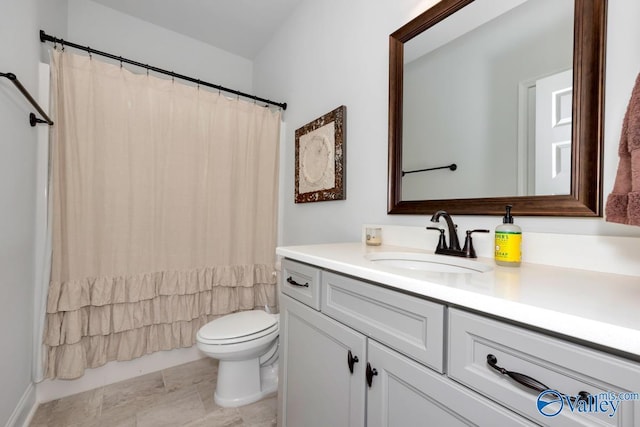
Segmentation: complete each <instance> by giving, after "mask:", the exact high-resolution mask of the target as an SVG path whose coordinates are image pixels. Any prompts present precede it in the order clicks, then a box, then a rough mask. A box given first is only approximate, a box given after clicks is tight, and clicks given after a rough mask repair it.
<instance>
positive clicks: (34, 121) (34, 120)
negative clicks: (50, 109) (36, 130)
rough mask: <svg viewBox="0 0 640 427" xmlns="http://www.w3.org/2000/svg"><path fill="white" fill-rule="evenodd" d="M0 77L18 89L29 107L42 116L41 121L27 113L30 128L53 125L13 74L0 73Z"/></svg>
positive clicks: (32, 114)
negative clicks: (41, 124)
mask: <svg viewBox="0 0 640 427" xmlns="http://www.w3.org/2000/svg"><path fill="white" fill-rule="evenodd" d="M0 77H6V78H7V79H9V80H11V81H12V82H13V84H14V85H15V86H16V87H17V88H18V90H19V91H20V92H21V93H22V94H23V95H24V97H25V98H27V101H29V102H30V103H31V105H33V108H35V109H36V110H37V111H38V113H39V114H40V116H42V119H40V118H38V117H36V115H35V114H34V113H29V124H31V126H35V125H36V124H38V123H46V124H48V125H49V126H51V125H53V122H52V121H51V119H50V118H49V116H47V113H45V112H44V110H43V109H42V108H40V105H38V103H37V102H36V100H35V99H33V96H31V94H30V93H29V91H28V90H27V89H25V87H24V86H22V83H20V80H18V78H17V77H16V75H15V74H13V73H0Z"/></svg>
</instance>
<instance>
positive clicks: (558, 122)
mask: <svg viewBox="0 0 640 427" xmlns="http://www.w3.org/2000/svg"><path fill="white" fill-rule="evenodd" d="M605 35H606V0H500V1H496V0H441V1H440V2H439V3H437V4H436V5H434V6H433V7H432V8H430V9H429V10H427V11H425V12H424V13H422V14H421V15H419V16H418V17H416V18H415V19H413V20H412V21H410V22H409V23H407V24H406V25H404V26H403V27H401V28H400V29H398V30H397V31H395V32H394V33H393V34H391V35H390V36H389V171H388V173H389V179H388V212H389V213H390V214H432V213H433V212H435V211H437V210H439V209H445V210H447V211H448V212H449V213H451V214H469V215H500V214H502V212H503V211H504V206H505V205H506V204H511V205H513V213H514V214H517V215H548V216H586V217H597V216H601V214H602V163H601V162H602V150H603V121H604V64H605Z"/></svg>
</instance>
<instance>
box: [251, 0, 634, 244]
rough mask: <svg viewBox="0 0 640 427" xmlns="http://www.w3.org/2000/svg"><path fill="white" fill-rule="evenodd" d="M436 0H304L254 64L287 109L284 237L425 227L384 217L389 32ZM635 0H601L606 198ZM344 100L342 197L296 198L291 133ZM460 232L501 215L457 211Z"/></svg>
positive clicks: (260, 86)
mask: <svg viewBox="0 0 640 427" xmlns="http://www.w3.org/2000/svg"><path fill="white" fill-rule="evenodd" d="M434 3H435V0H428V1H420V0H400V1H398V0H379V1H376V2H368V1H365V0H349V1H341V0H325V1H322V2H318V1H313V0H305V1H304V2H303V3H302V4H301V5H300V6H299V7H298V8H297V10H296V11H295V13H293V14H292V16H291V18H290V19H289V20H288V21H287V23H286V24H285V25H283V27H282V28H281V29H280V31H279V32H278V33H277V34H276V36H275V37H274V38H273V39H272V40H271V41H270V43H269V44H268V45H267V46H266V47H265V49H264V50H263V51H262V52H261V53H260V54H259V55H258V57H257V58H256V60H255V61H254V76H255V77H254V88H255V90H256V92H259V93H261V94H264V95H265V96H269V97H272V98H274V99H282V100H283V101H286V102H288V103H289V106H290V108H289V109H288V110H287V111H286V113H285V120H286V122H287V132H288V134H287V135H286V144H285V146H284V147H283V150H284V153H283V163H282V164H281V173H282V174H283V186H282V192H281V195H282V197H283V198H284V200H283V206H282V212H281V215H282V217H283V218H282V223H283V224H284V230H283V233H282V235H283V238H282V242H281V243H282V244H286V245H289V244H302V243H321V242H340V241H356V240H359V239H360V227H361V225H362V224H363V223H379V224H399V225H426V224H427V222H428V218H427V217H426V216H398V215H387V214H386V195H387V120H388V116H387V110H388V109H387V108H388V107H387V103H388V99H387V96H388V35H389V34H390V33H391V32H393V31H394V30H396V29H397V28H399V27H400V26H401V25H403V24H404V23H405V22H407V21H408V20H410V19H411V18H413V17H415V16H416V15H417V14H418V13H419V12H422V11H424V10H426V9H427V8H428V7H429V6H430V5H432V4H434ZM638 16H640V2H638V1H637V0H617V1H612V2H609V11H608V20H609V22H608V28H607V29H608V37H607V40H608V52H607V86H606V101H605V103H606V107H605V162H604V168H605V169H604V176H605V181H604V191H605V199H606V195H608V194H609V192H610V191H611V188H612V187H613V181H614V178H615V171H616V167H617V145H618V140H619V137H620V127H621V124H622V118H623V116H624V111H625V109H626V106H627V103H628V100H629V95H630V92H631V88H632V86H633V83H634V80H635V77H636V75H637V73H638V71H640V50H638V49H637V45H636V44H637V40H639V39H640V27H639V26H638V25H637V23H636V22H634V21H635V18H637V17H638ZM341 104H344V105H346V106H347V168H346V171H347V200H345V201H335V202H320V203H308V204H294V203H293V194H294V188H293V185H294V184H293V183H294V132H295V130H296V129H297V128H299V127H301V126H303V125H304V124H306V123H308V122H310V121H311V120H313V119H315V118H316V117H319V116H321V115H322V114H325V113H326V112H328V111H330V110H332V109H333V108H335V107H337V106H338V105H341ZM456 221H457V223H458V224H459V226H460V229H466V228H472V227H474V228H478V227H483V228H494V227H495V226H496V225H497V224H498V223H499V222H500V218H499V217H484V216H483V217H480V216H466V217H462V216H460V217H457V218H456ZM516 221H517V222H518V223H519V224H520V225H521V226H522V227H523V229H524V230H525V231H527V230H529V231H539V232H556V233H570V234H607V235H609V234H610V235H634V236H640V228H638V227H631V226H625V225H620V224H609V223H605V222H604V220H603V219H585V218H554V217H543V218H540V217H528V218H516Z"/></svg>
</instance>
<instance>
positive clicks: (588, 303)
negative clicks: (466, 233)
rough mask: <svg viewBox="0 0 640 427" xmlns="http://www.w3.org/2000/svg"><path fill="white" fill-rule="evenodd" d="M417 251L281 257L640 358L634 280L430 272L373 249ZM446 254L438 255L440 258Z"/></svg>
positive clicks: (532, 267)
mask: <svg viewBox="0 0 640 427" xmlns="http://www.w3.org/2000/svg"><path fill="white" fill-rule="evenodd" d="M389 251H394V252H398V251H399V252H422V253H431V254H432V253H433V252H432V251H423V250H419V249H412V248H404V247H398V246H389V245H382V246H377V247H372V246H366V245H364V244H363V243H336V244H321V245H307V246H286V247H279V248H277V250H276V253H277V254H278V255H280V256H283V257H286V258H290V259H294V260H298V261H301V262H305V263H309V264H313V265H316V266H319V267H322V268H325V269H329V270H333V271H336V272H340V273H344V274H348V275H351V276H356V277H359V278H362V279H365V280H369V281H372V282H377V283H381V284H384V285H387V286H391V287H393V288H396V289H398V290H402V291H407V292H411V293H413V294H417V295H422V296H425V297H428V298H432V299H436V300H440V301H443V302H445V303H447V304H452V305H457V306H461V307H465V308H469V309H472V310H477V311H480V312H484V313H487V314H491V315H494V316H499V317H502V318H505V319H508V320H512V321H515V322H520V323H523V324H527V325H530V326H532V327H535V328H541V329H544V330H548V331H552V332H555V333H559V334H562V335H566V336H568V337H573V338H575V339H578V340H580V341H585V342H586V343H591V344H593V345H596V346H604V347H608V348H611V349H613V350H616V351H618V352H623V353H628V355H629V356H630V357H632V358H634V359H636V360H638V359H639V358H640V277H638V276H626V275H618V274H610V273H599V272H593V271H587V270H578V269H571V268H561V267H554V266H547V265H542V264H527V263H523V264H522V265H521V266H520V267H501V266H497V265H495V263H494V261H493V259H489V258H478V260H477V261H478V262H481V263H484V264H487V265H490V266H492V267H494V269H493V270H492V271H489V272H485V273H468V274H453V273H434V272H427V271H416V270H407V269H399V268H393V267H385V266H380V265H378V264H376V263H374V262H372V261H369V260H368V259H366V258H365V255H366V254H367V253H371V252H389ZM443 256H444V255H443Z"/></svg>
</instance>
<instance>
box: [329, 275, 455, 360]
mask: <svg viewBox="0 0 640 427" xmlns="http://www.w3.org/2000/svg"><path fill="white" fill-rule="evenodd" d="M321 309H322V312H323V313H325V314H327V315H328V316H331V317H333V318H334V319H336V320H338V321H340V322H342V323H344V324H346V325H348V326H351V327H352V328H354V329H356V330H358V331H360V332H363V333H364V334H366V335H368V336H370V337H371V338H373V339H375V340H376V341H379V342H382V343H384V344H386V345H388V346H390V347H392V348H394V349H396V350H398V351H399V352H401V353H404V354H406V355H408V356H409V357H411V358H413V359H415V360H417V361H419V362H421V363H423V364H425V365H427V366H429V367H431V368H433V369H435V370H437V371H438V372H443V363H442V362H443V350H444V344H443V343H444V332H443V326H444V306H442V305H440V304H436V303H433V302H430V301H426V300H422V299H419V298H416V297H412V296H409V295H405V294H401V293H399V292H395V291H391V290H388V289H385V288H382V287H379V286H375V285H371V284H368V283H364V282H361V281H359V280H355V279H351V278H349V277H345V276H341V275H338V274H334V273H329V272H323V273H322V304H321Z"/></svg>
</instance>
